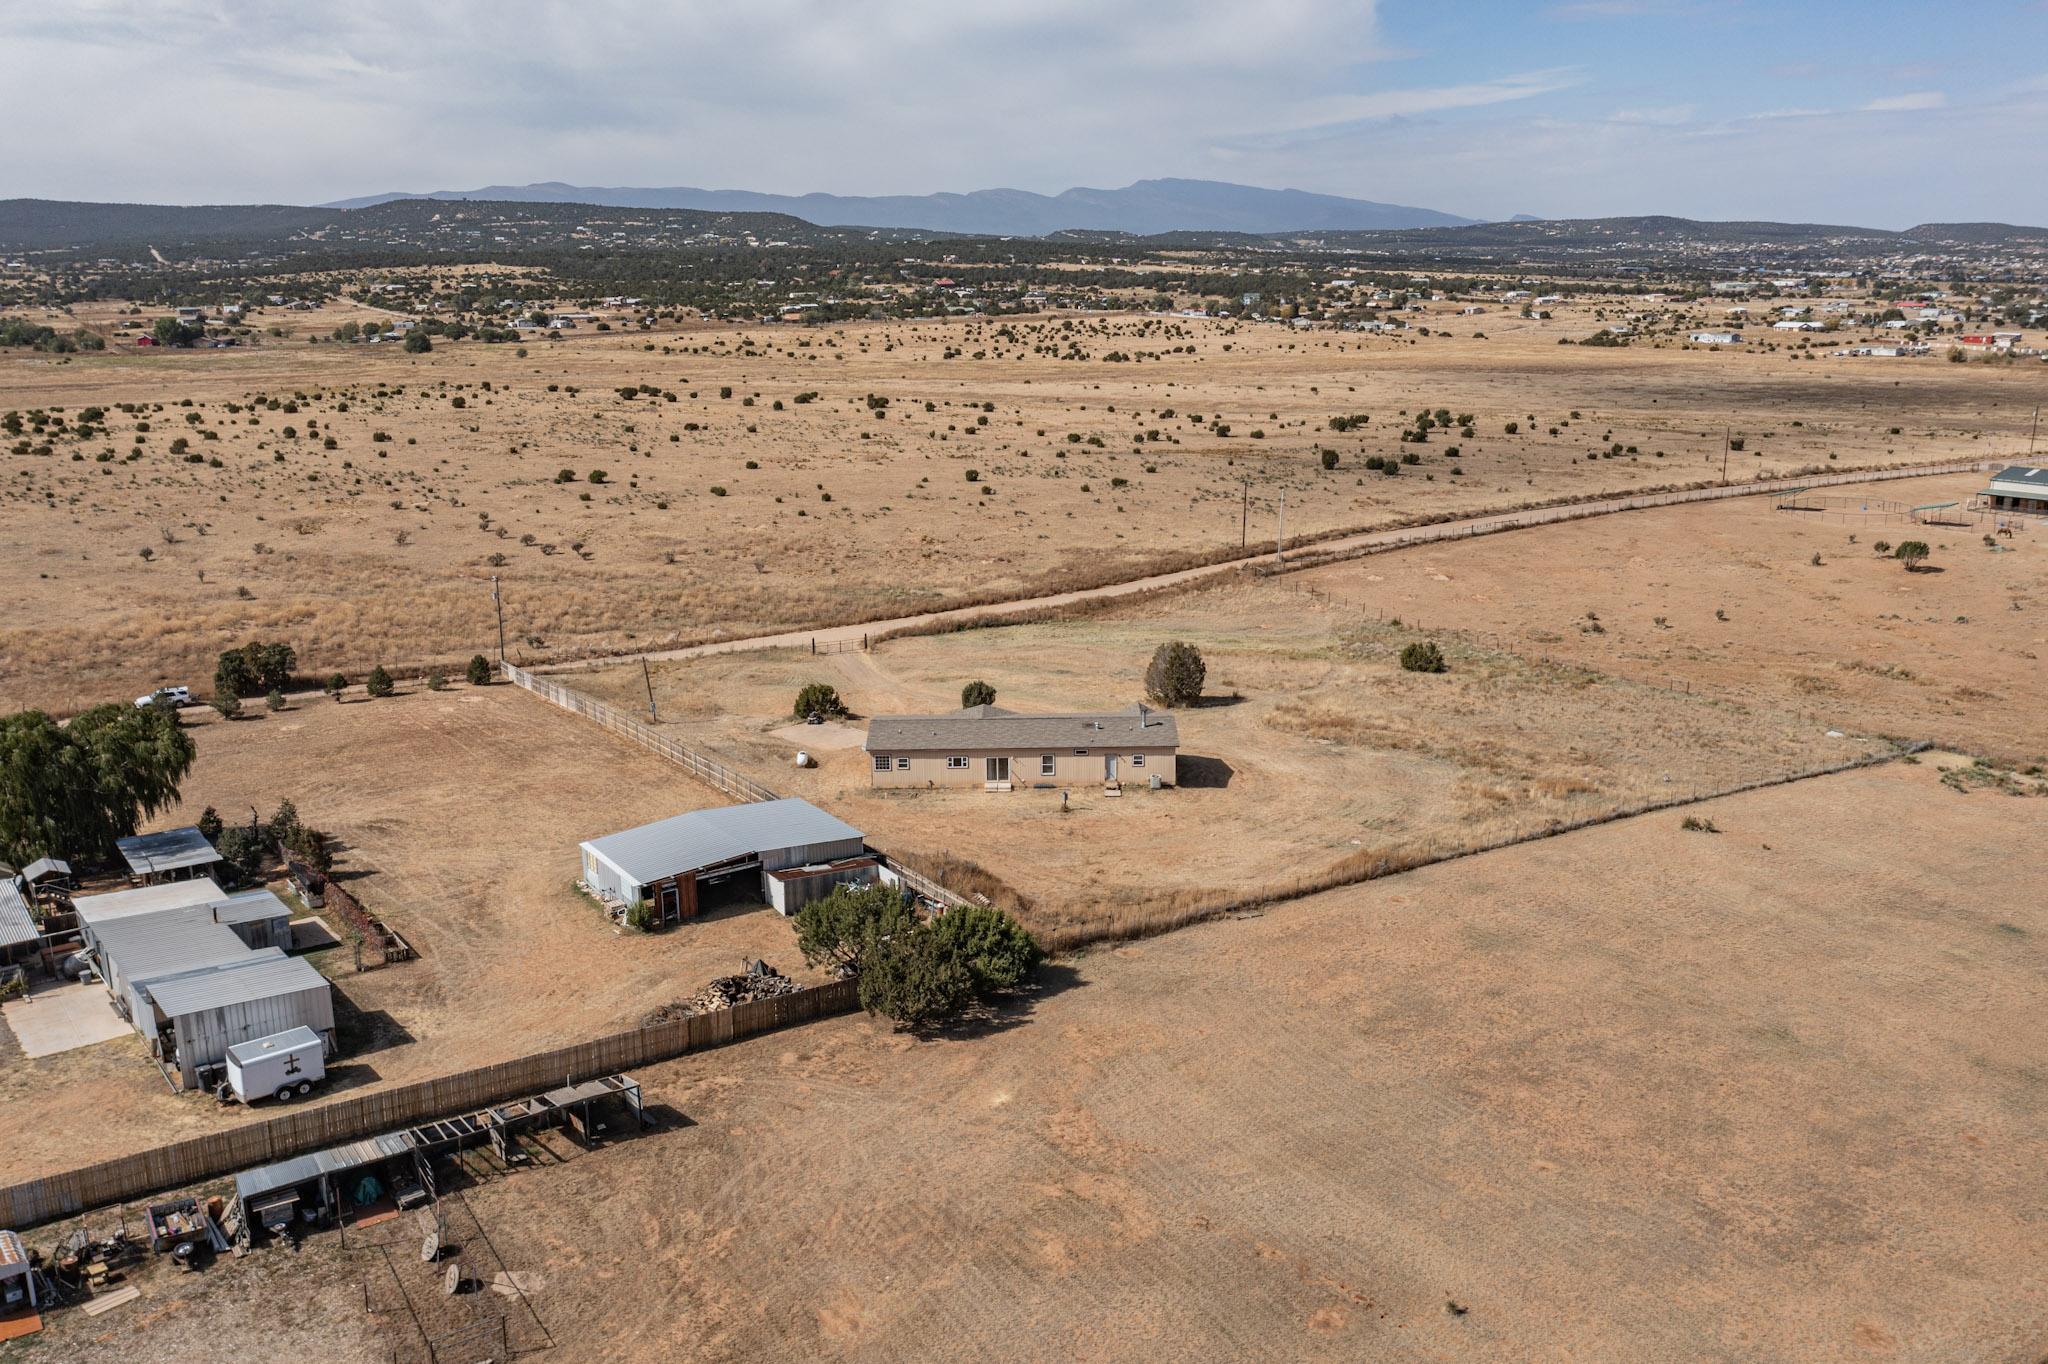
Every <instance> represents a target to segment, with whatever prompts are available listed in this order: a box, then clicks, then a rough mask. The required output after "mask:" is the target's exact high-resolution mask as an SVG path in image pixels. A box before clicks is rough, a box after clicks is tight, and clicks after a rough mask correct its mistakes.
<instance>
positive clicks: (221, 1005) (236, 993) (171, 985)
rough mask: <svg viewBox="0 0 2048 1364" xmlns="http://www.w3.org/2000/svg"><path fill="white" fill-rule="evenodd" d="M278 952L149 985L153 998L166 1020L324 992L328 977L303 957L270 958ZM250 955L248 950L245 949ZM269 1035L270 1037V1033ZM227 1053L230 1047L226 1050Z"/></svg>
mask: <svg viewBox="0 0 2048 1364" xmlns="http://www.w3.org/2000/svg"><path fill="white" fill-rule="evenodd" d="M277 950H278V949H276V948H274V947H273V948H269V949H266V951H265V952H258V953H254V954H250V955H249V956H248V960H247V961H246V962H235V963H233V964H231V965H226V966H221V967H218V968H216V969H214V970H211V971H202V972H200V973H199V974H197V975H189V976H177V977H174V978H172V979H170V980H156V981H151V982H149V983H148V986H147V988H148V990H149V997H150V999H152V1000H153V1001H155V1003H156V1007H157V1009H158V1011H159V1012H161V1013H162V1014H163V1015H164V1016H165V1017H166V1018H179V1017H182V1016H184V1015H186V1014H196V1013H203V1012H205V1011H206V1010H208V1009H225V1008H232V1007H234V1006H235V1005H239V1004H250V1003H254V1002H256V1001H258V1000H264V999H270V998H273V997H275V996H277V995H284V994H296V993H297V992H299V991H301V990H324V989H326V988H327V977H325V976H323V975H321V974H320V973H319V972H318V971H316V970H314V969H313V967H312V966H311V965H310V964H309V963H307V962H306V961H305V960H304V959H302V958H299V957H287V956H284V955H282V954H280V955H277V956H270V955H268V953H269V952H276V951H277ZM244 952H245V953H246V952H247V949H246V948H245V949H244ZM266 1035H267V1034H266ZM222 1053H223V1054H225V1053H226V1048H222Z"/></svg>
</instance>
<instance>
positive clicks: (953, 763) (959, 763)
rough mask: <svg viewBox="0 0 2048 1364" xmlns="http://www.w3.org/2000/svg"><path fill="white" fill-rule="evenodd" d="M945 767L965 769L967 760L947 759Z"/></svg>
mask: <svg viewBox="0 0 2048 1364" xmlns="http://www.w3.org/2000/svg"><path fill="white" fill-rule="evenodd" d="M946 766H948V767H952V768H961V767H965V766H967V759H965V758H948V759H946Z"/></svg>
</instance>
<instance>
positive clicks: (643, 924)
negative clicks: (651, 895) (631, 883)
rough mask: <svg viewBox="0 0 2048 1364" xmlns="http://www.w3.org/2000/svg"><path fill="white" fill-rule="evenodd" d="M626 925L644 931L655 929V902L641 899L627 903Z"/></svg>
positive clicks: (648, 931) (649, 931)
mask: <svg viewBox="0 0 2048 1364" xmlns="http://www.w3.org/2000/svg"><path fill="white" fill-rule="evenodd" d="M626 927H628V928H634V929H638V930H639V931H640V932H642V933H652V932H653V931H654V902H653V901H652V900H646V899H641V900H635V901H634V902H633V903H632V904H630V905H627V906H626Z"/></svg>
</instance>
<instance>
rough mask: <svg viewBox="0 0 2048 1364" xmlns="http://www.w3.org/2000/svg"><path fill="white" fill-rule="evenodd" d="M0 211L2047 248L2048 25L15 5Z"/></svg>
mask: <svg viewBox="0 0 2048 1364" xmlns="http://www.w3.org/2000/svg"><path fill="white" fill-rule="evenodd" d="M0 53H5V54H6V61H5V69H6V71H7V72H8V86H9V98H8V100H7V105H8V110H9V112H8V117H7V120H6V124H5V126H0V197H37V198H55V199H92V200H114V201H123V202H154V203H248V202H266V203H322V202H326V201H329V200H333V199H339V198H344V197H349V196H354V195H361V194H374V193H379V192H384V191H392V190H412V191H422V190H433V189H467V188H473V187H476V186H481V185H487V184H526V183H531V182H535V181H544V180H559V181H566V182H569V183H572V184H580V185H621V186H624V185H630V186H663V185H690V186H696V187H699V188H707V189H750V190H763V191H771V192H776V193H804V192H808V191H826V192H830V193H839V194H922V193H930V192H933V191H939V190H949V191H966V190H973V189H988V188H997V187H1003V188H1014V189H1027V190H1036V191H1039V192H1041V193H1057V192H1058V191H1060V190H1062V189H1066V188H1068V187H1070V186H1074V185H1088V186H1095V187H1116V186H1121V185H1125V184H1128V183H1130V182H1131V181H1133V180H1139V179H1149V178H1154V177H1161V176H1184V177H1189V178H1195V179H1213V180H1229V181H1235V182H1238V183H1241V184H1251V185H1263V186H1268V187H1271V188H1296V189H1306V190H1314V191H1318V192H1322V193H1328V194H1342V195H1348V196H1352V197H1356V198H1362V199H1376V200H1380V201H1383V202H1390V203H1401V204H1411V205H1417V206H1421V207H1426V208H1434V209H1440V210H1443V211H1445V212H1450V213H1458V214H1463V215H1466V216H1469V217H1475V218H1504V217H1507V216H1509V215H1511V214H1516V213H1529V214H1535V215H1537V216H1539V217H1593V216H1606V215H1614V214H1635V213H1670V214H1677V215H1681V216H1686V217H1697V218H1711V219H1747V218H1768V219H1779V220H1790V221H1809V222H1836V223H1853V224H1857V225H1862V226H1871V227H1893V228H1896V227H1905V226H1909V225H1911V224H1914V223H1918V222H1927V221H1941V222H1950V221H1974V220H1999V221H2006V222H2020V223H2028V224H2048V135H2044V134H2043V132H2042V131H2041V129H2042V128H2043V126H2044V122H2043V120H2044V117H2048V0H1945V2H1943V3H1930V0H1528V2H1527V3H1514V2H1512V0H1433V2H1432V0H1377V3H1375V2H1374V0H1348V2H1345V3H1338V2H1336V0H1179V2H1178V3H1157V2H1151V3H1125V2H1123V0H668V2H666V3H663V0H573V2H572V0H563V2H562V3H540V2H539V0H404V3H392V2H390V0H341V2H337V3H309V4H297V3H285V2H284V0H277V2H276V3H261V4H259V3H242V2H241V0H208V2H205V3H200V2H198V0H0Z"/></svg>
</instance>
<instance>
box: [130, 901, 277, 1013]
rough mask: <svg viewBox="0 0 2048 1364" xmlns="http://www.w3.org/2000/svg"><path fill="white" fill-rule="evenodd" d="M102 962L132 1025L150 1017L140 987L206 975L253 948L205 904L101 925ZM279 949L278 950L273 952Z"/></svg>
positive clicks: (237, 959) (239, 957)
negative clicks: (195, 973) (216, 919)
mask: <svg viewBox="0 0 2048 1364" xmlns="http://www.w3.org/2000/svg"><path fill="white" fill-rule="evenodd" d="M94 932H95V934H96V935H97V937H98V939H99V955H100V961H101V962H102V964H104V965H105V966H106V968H107V975H108V981H107V983H108V984H109V985H110V986H112V987H113V989H114V992H115V994H116V995H117V996H121V997H125V998H126V1000H127V1001H128V1007H129V1010H130V1013H129V1018H130V1021H131V1022H135V1023H137V1026H142V1025H143V1023H144V1022H145V1021H146V1020H147V1019H148V1016H149V1015H148V1010H147V1000H146V998H145V997H144V996H143V995H142V994H141V993H140V992H139V989H138V987H139V986H141V985H143V984H145V983H147V982H149V981H152V980H163V979H165V978H167V977H170V976H176V975H182V974H184V973H186V972H191V971H204V970H207V969H209V968H212V967H215V966H221V965H224V964H226V963H228V962H232V961H240V960H242V959H243V958H245V957H247V956H248V955H249V945H248V944H247V943H245V942H243V941H242V939H241V935H239V934H238V933H236V932H235V930H234V929H232V928H229V927H228V926H227V925H226V924H218V923H215V922H214V921H213V912H212V911H211V910H210V909H208V908H207V907H206V906H204V905H193V906H190V907H188V908H185V909H174V910H167V911H165V912H163V913H160V914H140V915H136V916H134V917H132V918H126V919H116V920H114V921H113V922H112V923H104V924H100V925H98V926H97V927H96V928H95V930H94ZM272 950H273V951H275V949H272Z"/></svg>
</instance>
